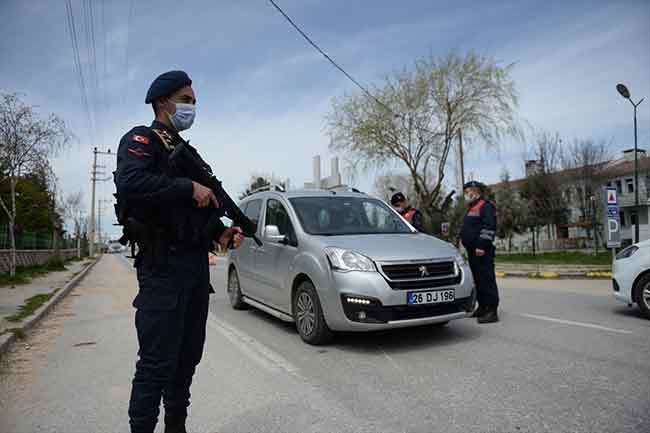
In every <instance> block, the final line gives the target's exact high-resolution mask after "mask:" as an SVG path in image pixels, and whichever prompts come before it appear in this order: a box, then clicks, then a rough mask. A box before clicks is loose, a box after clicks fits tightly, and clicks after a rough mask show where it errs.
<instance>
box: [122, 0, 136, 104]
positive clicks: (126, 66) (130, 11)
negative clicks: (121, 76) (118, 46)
mask: <svg viewBox="0 0 650 433" xmlns="http://www.w3.org/2000/svg"><path fill="white" fill-rule="evenodd" d="M134 8H135V2H134V1H133V0H131V1H130V3H129V17H128V20H127V22H126V58H125V68H126V74H125V76H126V80H127V82H128V81H129V45H130V42H131V41H130V40H129V39H130V38H129V36H130V34H131V21H133V9H134ZM126 93H127V92H123V93H122V95H123V98H122V99H123V102H125V101H126Z"/></svg>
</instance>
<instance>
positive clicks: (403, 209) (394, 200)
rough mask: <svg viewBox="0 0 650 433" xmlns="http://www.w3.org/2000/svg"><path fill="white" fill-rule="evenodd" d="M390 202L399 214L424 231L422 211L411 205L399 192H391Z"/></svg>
mask: <svg viewBox="0 0 650 433" xmlns="http://www.w3.org/2000/svg"><path fill="white" fill-rule="evenodd" d="M390 204H391V205H392V206H393V208H394V209H395V210H396V211H397V212H399V214H400V215H401V216H402V218H404V219H405V220H406V221H408V222H409V223H410V224H411V225H412V226H413V227H415V229H416V230H417V231H419V232H422V233H425V230H424V224H423V222H422V212H420V211H419V210H417V209H416V208H414V207H412V206H411V205H410V204H409V202H408V201H407V200H406V197H405V196H404V194H402V193H401V192H397V193H395V194H393V196H392V197H391V199H390Z"/></svg>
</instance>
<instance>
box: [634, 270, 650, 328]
mask: <svg viewBox="0 0 650 433" xmlns="http://www.w3.org/2000/svg"><path fill="white" fill-rule="evenodd" d="M634 301H635V302H636V304H637V305H638V306H639V309H640V310H641V313H642V314H643V315H644V316H645V318H646V319H650V274H646V275H644V276H643V277H642V278H641V279H640V280H639V281H638V282H637V283H636V285H635V287H634Z"/></svg>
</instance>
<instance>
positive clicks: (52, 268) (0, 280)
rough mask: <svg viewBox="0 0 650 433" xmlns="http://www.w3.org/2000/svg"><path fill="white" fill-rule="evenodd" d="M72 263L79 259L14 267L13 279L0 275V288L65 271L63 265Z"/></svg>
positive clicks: (6, 275) (7, 275)
mask: <svg viewBox="0 0 650 433" xmlns="http://www.w3.org/2000/svg"><path fill="white" fill-rule="evenodd" d="M81 260H85V259H81ZM73 261H79V259H77V258H74V259H70V260H66V261H63V260H60V259H59V260H50V261H49V262H47V263H46V264H44V265H35V266H18V267H16V275H14V276H13V277H12V276H10V275H9V274H0V286H9V285H18V284H27V283H29V282H30V280H31V279H32V278H35V277H38V276H40V275H44V274H47V273H48V272H56V271H65V270H66V267H65V264H66V263H70V262H73Z"/></svg>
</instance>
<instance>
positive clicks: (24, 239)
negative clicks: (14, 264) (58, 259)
mask: <svg viewBox="0 0 650 433" xmlns="http://www.w3.org/2000/svg"><path fill="white" fill-rule="evenodd" d="M58 243H59V245H58V246H59V248H62V249H65V248H74V247H75V246H76V245H75V241H74V240H73V239H71V238H68V237H64V238H63V239H61V238H59V240H58ZM10 248H11V241H10V240H9V226H7V225H2V226H0V250H8V249H10ZM53 248H54V236H53V234H52V233H47V232H32V231H22V232H18V233H16V249H17V250H49V249H53Z"/></svg>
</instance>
